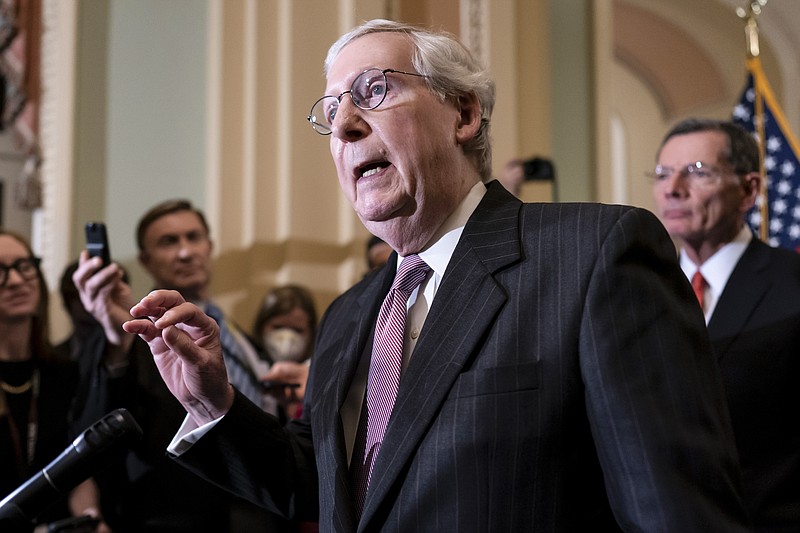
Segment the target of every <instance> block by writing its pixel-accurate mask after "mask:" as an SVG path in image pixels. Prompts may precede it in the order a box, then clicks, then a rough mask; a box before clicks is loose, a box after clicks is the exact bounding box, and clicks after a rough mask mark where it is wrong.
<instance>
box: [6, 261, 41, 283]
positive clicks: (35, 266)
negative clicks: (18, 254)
mask: <svg viewBox="0 0 800 533" xmlns="http://www.w3.org/2000/svg"><path fill="white" fill-rule="evenodd" d="M41 262H42V260H41V259H40V258H38V257H34V256H31V257H22V258H20V259H17V260H16V261H14V262H13V263H11V264H10V265H5V264H3V263H0V287H5V286H6V283H8V274H9V273H10V272H11V269H12V268H13V269H14V270H16V271H17V272H18V273H19V275H20V276H22V279H24V280H25V281H31V280H33V279H35V278H36V276H37V275H38V274H39V263H41Z"/></svg>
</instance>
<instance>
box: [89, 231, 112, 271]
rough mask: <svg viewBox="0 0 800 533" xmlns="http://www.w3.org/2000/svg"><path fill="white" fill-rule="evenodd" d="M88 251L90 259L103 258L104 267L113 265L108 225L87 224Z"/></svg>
mask: <svg viewBox="0 0 800 533" xmlns="http://www.w3.org/2000/svg"><path fill="white" fill-rule="evenodd" d="M86 249H87V250H88V251H89V257H101V258H102V259H103V266H108V265H109V264H110V263H111V251H110V250H109V248H108V234H107V233H106V225H105V224H103V223H102V222H87V223H86Z"/></svg>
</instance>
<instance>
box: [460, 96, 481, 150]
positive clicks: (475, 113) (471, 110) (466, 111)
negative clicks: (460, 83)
mask: <svg viewBox="0 0 800 533" xmlns="http://www.w3.org/2000/svg"><path fill="white" fill-rule="evenodd" d="M458 109H459V117H458V127H457V129H456V140H457V141H458V144H465V143H467V142H468V141H471V140H472V139H474V138H475V136H476V135H477V134H478V129H479V128H480V125H481V105H480V103H479V102H478V96H477V95H476V94H475V93H470V94H466V95H464V96H461V97H459V99H458Z"/></svg>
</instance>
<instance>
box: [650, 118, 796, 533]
mask: <svg viewBox="0 0 800 533" xmlns="http://www.w3.org/2000/svg"><path fill="white" fill-rule="evenodd" d="M657 163H658V165H657V167H656V172H655V174H656V176H655V182H654V184H653V195H654V197H655V201H656V206H657V211H658V216H659V218H660V219H661V221H662V222H663V223H664V226H666V228H667V231H668V232H669V234H670V235H672V236H673V237H674V238H675V240H676V241H677V242H678V243H679V245H680V263H681V267H682V268H683V271H684V273H685V274H686V277H688V278H689V279H692V278H694V277H695V275H696V274H695V273H696V272H699V273H700V275H701V276H702V278H703V279H704V280H705V283H703V284H702V286H699V292H700V293H701V294H702V305H703V310H704V312H705V316H706V322H707V323H708V333H709V336H710V337H711V342H712V345H713V348H714V352H715V355H716V358H717V361H718V362H719V365H720V367H721V369H722V376H723V381H724V384H725V387H726V391H727V396H728V403H729V406H730V411H731V419H732V422H733V430H734V433H735V436H736V444H737V447H738V450H739V460H740V463H741V469H742V481H743V483H742V485H743V494H744V502H745V505H746V507H747V508H748V510H749V511H750V514H751V516H752V518H753V522H754V525H755V526H756V529H757V530H758V531H800V386H798V384H799V383H800V255H798V254H796V253H794V252H791V251H788V250H783V249H778V248H771V247H769V246H767V245H766V244H764V243H763V242H761V241H760V240H758V239H756V238H754V237H753V234H752V232H751V231H750V228H748V227H747V225H746V224H745V222H744V221H745V214H746V213H747V212H748V211H749V210H750V208H752V207H753V205H754V204H755V202H756V198H757V196H758V191H759V187H760V186H761V175H760V173H759V160H758V146H757V145H756V142H755V140H754V139H753V138H752V137H751V136H750V134H749V133H747V132H746V131H745V130H743V129H742V128H740V127H738V126H736V125H734V124H731V123H729V122H720V121H714V120H697V119H689V120H686V121H683V122H681V123H680V124H678V125H676V126H675V127H674V128H673V129H672V130H671V131H670V132H669V133H667V135H666V137H665V138H664V141H663V142H662V144H661V148H660V150H659V152H658V157H657ZM699 279H700V278H698V281H697V283H698V284H700V283H701V282H700V281H699Z"/></svg>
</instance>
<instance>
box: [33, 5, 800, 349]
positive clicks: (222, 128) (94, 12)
mask: <svg viewBox="0 0 800 533" xmlns="http://www.w3.org/2000/svg"><path fill="white" fill-rule="evenodd" d="M787 2H788V3H787ZM792 2H793V4H791V3H792ZM738 3H739V2H737V1H734V0H671V1H670V2H663V1H660V0H575V1H570V2H564V1H563V0H491V1H490V0H446V1H443V0H382V1H375V0H269V1H266V0H170V2H163V1H162V0H139V1H137V2H132V1H130V0H45V4H46V6H47V10H48V13H49V15H48V16H49V17H50V22H49V23H48V26H47V27H48V28H49V31H50V40H51V41H52V43H53V44H51V45H50V46H49V48H48V50H49V54H50V58H51V59H50V60H49V61H50V62H49V63H48V62H47V61H46V62H45V63H46V64H50V65H63V66H64V67H63V68H62V69H53V71H52V72H50V74H49V75H48V76H46V80H45V83H46V84H49V89H48V88H47V87H46V89H45V90H46V96H45V105H46V106H47V105H50V106H51V107H50V111H49V115H48V117H49V118H48V117H45V121H47V120H49V121H51V122H52V124H53V125H52V127H50V130H49V131H50V133H49V134H48V135H49V136H48V137H47V139H48V140H47V146H46V147H45V148H46V149H48V150H50V152H49V154H50V155H49V158H48V161H47V162H46V164H50V165H51V167H49V168H48V169H47V171H46V176H45V180H46V187H47V188H48V190H49V191H51V193H52V194H51V196H49V197H48V198H49V200H48V203H47V205H46V206H45V208H44V209H43V210H42V211H41V213H38V216H39V219H40V223H39V224H36V225H35V228H34V230H33V232H34V234H35V235H38V238H37V239H36V241H37V242H40V243H45V244H43V245H42V248H43V249H42V250H41V252H42V253H43V254H44V255H45V256H46V258H47V257H48V256H49V261H48V264H49V265H51V266H49V267H48V269H49V270H48V276H49V278H48V279H50V280H55V279H56V277H57V273H58V272H60V268H61V265H63V264H66V261H67V260H68V259H69V258H71V257H74V256H75V255H76V254H77V251H78V250H79V249H80V248H81V246H82V237H81V226H82V223H83V221H84V219H86V218H101V219H105V220H107V221H109V222H110V223H112V224H113V228H112V252H113V253H114V255H115V257H116V259H118V260H120V261H121V262H123V263H124V264H126V265H127V266H129V268H131V269H132V271H133V275H134V280H135V282H134V290H135V293H136V294H137V295H141V294H143V293H144V292H145V291H146V290H147V289H148V288H149V284H150V281H149V280H148V279H147V277H146V276H145V274H144V273H143V272H142V271H141V269H139V268H138V267H137V265H136V250H135V247H134V244H133V236H132V234H133V228H134V225H135V223H136V219H137V218H138V216H139V215H140V214H141V213H142V212H143V211H144V210H145V209H146V208H147V207H149V206H150V205H152V204H154V203H155V202H157V201H159V200H162V199H164V197H173V196H177V195H181V196H187V197H189V198H191V199H192V200H193V201H195V202H196V203H198V205H200V206H201V207H202V208H203V209H204V210H205V211H206V213H207V214H208V216H209V221H210V223H211V226H212V232H213V237H214V240H215V244H216V247H215V253H216V254H217V264H216V275H215V279H214V287H213V289H214V293H215V295H216V298H217V299H218V300H219V301H220V303H221V304H222V305H223V307H225V308H226V309H227V310H228V311H230V312H232V313H233V314H234V316H235V318H236V319H237V320H238V321H239V322H240V323H242V325H244V326H249V322H250V320H251V318H252V316H253V313H254V311H255V308H256V306H257V305H258V302H259V299H260V296H261V295H262V294H263V293H264V292H265V291H266V290H267V288H269V287H271V286H272V285H274V284H280V283H287V282H293V283H301V284H305V285H308V286H309V287H310V288H311V289H312V290H313V292H314V294H315V296H316V298H317V302H318V304H319V307H320V310H322V309H323V308H324V307H325V306H326V305H327V304H328V303H329V302H330V301H331V299H332V298H334V297H335V296H336V295H337V294H339V293H341V292H342V291H344V290H345V289H346V288H347V287H349V286H350V285H351V284H352V283H353V282H355V281H356V280H358V279H359V278H360V277H361V275H362V274H363V271H364V258H363V244H364V242H365V240H366V237H367V234H366V231H365V230H364V228H363V227H362V226H361V224H360V222H359V221H358V220H357V218H356V217H355V216H354V214H353V213H352V210H351V209H350V207H349V205H348V204H347V203H346V202H345V201H344V199H343V197H342V195H341V193H340V191H339V187H338V183H337V179H336V175H335V172H334V168H333V165H332V163H331V160H330V155H329V153H328V143H327V140H326V139H325V138H322V137H319V136H318V135H317V134H315V133H314V132H312V131H311V129H310V128H309V127H308V125H307V123H306V121H305V117H306V115H307V113H308V108H309V106H310V104H311V103H312V102H313V101H314V100H315V99H316V98H317V97H318V96H320V95H321V94H322V91H323V90H324V87H325V80H324V79H323V76H322V60H323V58H324V55H325V52H326V50H327V48H328V46H329V45H330V44H331V43H332V42H333V41H334V40H335V39H336V37H338V35H340V34H341V33H342V32H344V31H347V30H349V29H350V28H352V27H353V26H355V25H356V24H357V23H358V22H360V21H362V20H365V19H369V18H374V17H387V16H393V17H398V18H402V19H405V20H408V21H412V22H424V23H429V24H432V25H434V26H438V27H443V28H445V29H448V30H450V31H451V32H453V33H456V34H457V35H459V36H460V37H461V38H462V40H464V41H465V42H466V43H467V44H468V45H469V46H470V47H471V48H472V49H473V50H475V52H476V53H477V54H478V55H479V56H480V57H482V58H483V59H484V60H485V61H486V62H487V63H488V65H489V66H490V68H491V70H492V72H493V74H494V76H495V79H496V81H497V86H498V102H497V107H496V110H495V114H494V119H493V138H494V141H495V152H494V169H495V173H499V171H500V169H501V168H502V166H503V164H504V163H505V162H506V161H507V160H508V159H510V158H512V157H518V156H522V157H529V156H532V155H539V156H545V157H553V158H555V164H556V169H557V172H558V179H559V186H560V187H561V188H562V190H563V191H567V193H568V196H569V199H581V200H601V201H606V202H627V203H633V204H637V205H644V206H649V205H650V199H649V185H648V184H647V183H646V181H645V180H644V179H643V178H642V173H643V172H644V170H646V169H647V168H649V166H650V165H651V164H652V157H653V151H654V150H655V147H656V145H657V143H658V140H659V139H660V137H661V136H662V135H663V133H664V131H665V130H666V128H667V127H668V125H669V124H671V123H672V122H674V121H675V120H677V119H678V118H681V117H683V116H686V115H688V114H704V115H713V116H720V117H724V116H727V115H728V114H729V112H730V108H731V106H732V103H733V100H732V99H734V98H735V97H736V95H737V94H738V91H739V89H740V86H741V83H742V82H743V79H744V75H743V61H744V42H743V41H744V38H743V31H742V27H741V22H740V21H739V20H738V19H736V18H735V16H734V15H732V12H733V11H732V10H733V7H734V4H738ZM787 5H788V6H789V7H788V8H786V7H785V6H787ZM791 5H794V6H795V10H796V9H797V7H796V6H797V5H798V3H797V2H796V0H770V3H769V4H768V6H767V8H766V10H767V13H765V15H764V27H769V29H770V32H772V35H773V36H774V37H771V38H769V39H767V44H766V46H765V48H766V55H765V67H766V68H767V73H768V75H769V77H770V80H771V81H772V82H773V84H774V85H775V86H776V91H777V92H778V94H779V97H781V96H783V97H784V99H785V100H786V101H787V105H786V106H785V108H786V111H787V114H788V115H789V118H790V121H791V122H792V124H793V125H795V126H797V123H798V113H799V112H800V111H799V110H800V97H798V96H797V95H796V94H795V93H794V92H793V91H791V90H790V89H791V88H792V87H796V86H797V81H798V77H800V75H799V74H798V67H797V66H795V65H794V64H795V63H796V59H795V58H796V49H797V46H796V45H795V44H796V43H795V41H796V37H797V36H796V35H794V34H793V33H792V32H791V31H790V30H787V29H786V26H785V24H781V21H780V20H778V21H776V20H773V19H769V17H768V15H769V9H770V8H771V6H777V7H775V8H774V9H775V10H776V11H777V10H779V9H791ZM625 8H627V9H628V12H630V10H631V8H632V9H634V10H636V9H638V10H640V14H641V11H644V15H645V18H647V20H652V21H654V22H655V23H657V24H659V27H661V26H663V27H666V28H668V31H667V34H666V35H667V36H668V37H669V36H671V37H672V38H674V39H681V40H682V42H683V43H684V44H686V43H687V42H688V44H689V47H688V49H689V50H695V51H696V52H697V53H698V55H697V57H698V58H700V57H701V58H702V59H703V60H705V61H707V64H709V65H712V66H713V69H714V71H715V72H716V73H717V78H715V79H717V81H718V84H719V85H718V87H720V89H719V90H712V91H711V93H712V98H711V99H710V100H709V99H705V100H704V101H702V102H693V100H692V90H691V85H690V84H691V83H692V78H686V77H682V76H679V75H670V76H661V77H659V76H658V74H659V73H664V72H674V71H675V68H676V67H678V72H680V67H682V66H683V65H684V64H685V63H687V61H689V60H690V59H691V58H692V57H695V56H694V54H689V56H688V57H687V56H685V55H679V54H675V53H671V51H672V50H675V49H677V48H671V46H673V45H674V44H675V43H672V44H670V39H669V38H666V39H663V40H662V39H658V40H655V39H650V40H647V39H645V43H644V44H643V45H642V44H639V46H647V47H651V48H652V50H650V51H651V52H652V54H651V55H645V57H644V59H642V60H640V61H638V62H637V61H632V60H631V55H630V54H628V55H626V54H625V53H623V52H624V50H623V48H624V46H628V47H630V46H637V44H636V42H635V39H634V37H631V32H629V31H622V30H625V29H627V28H625V27H624V26H620V24H624V20H625V19H623V18H622V17H621V16H620V15H619V13H620V9H623V10H624V9H625ZM781 13H782V14H784V13H785V11H782V12H781ZM779 18H788V17H786V16H785V15H784V16H782V17H779ZM795 18H796V19H800V17H795ZM615 25H616V26H615ZM669 28H674V29H673V30H669ZM662 29H663V28H662ZM687 33H688V34H689V35H690V36H693V37H694V38H693V39H690V40H687V39H685V38H683V37H684V36H685V35H686V34H687ZM644 36H645V37H647V33H646V32H645V33H644ZM640 38H641V37H640ZM620 39H623V41H622V42H621V41H620ZM624 39H627V40H624ZM689 41H691V42H689ZM675 46H677V45H675ZM683 49H686V48H685V47H684V48H683ZM142 50H145V51H147V54H143V53H142ZM628 50H630V49H628ZM46 53H48V52H47V51H46ZM154 54H155V57H153V56H154ZM148 56H149V57H148ZM637 57H638V56H637ZM648 58H651V59H648ZM652 58H656V59H652ZM665 61H666V62H667V63H666V64H665V63H664V62H665ZM667 67H669V68H667ZM70 69H71V70H70ZM662 78H663V79H662ZM687 86H689V90H688V96H687V91H686V87H687ZM47 91H49V92H47ZM70 91H74V93H75V96H74V98H72V101H71V104H72V105H73V108H72V109H66V107H69V101H68V103H67V104H63V103H62V102H63V98H64V95H67V96H69V95H70V94H71V93H70ZM715 91H716V92H715ZM59 95H61V96H60V98H62V100H59V99H58V98H59ZM143 95H144V96H143ZM676 95H678V96H681V95H682V97H683V98H684V99H683V100H681V99H680V98H677V99H676ZM148 102H149V104H150V105H147V104H148ZM675 102H679V103H680V105H679V106H677V107H676V106H675V105H674V103H675ZM670 105H672V107H670ZM670 109H672V111H671V112H668V113H665V110H670ZM70 132H72V133H70ZM73 160H74V161H73ZM59 161H63V162H64V163H63V164H59V165H55V164H54V163H55V162H59ZM59 191H64V192H63V193H61V192H59ZM551 196H552V191H551V189H550V187H549V185H538V186H536V185H530V184H528V185H527V186H526V188H525V189H524V190H523V198H525V199H527V200H549V199H550V198H551ZM47 243H50V244H49V245H48V244H47ZM56 265H57V266H56ZM54 300H55V301H57V298H56V299H54ZM54 307H57V305H55V304H54ZM56 324H57V325H56V328H55V332H56V335H55V336H56V337H59V336H61V335H63V334H64V333H66V331H67V330H68V327H67V325H66V323H65V321H64V319H63V316H59V317H57V320H56Z"/></svg>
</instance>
